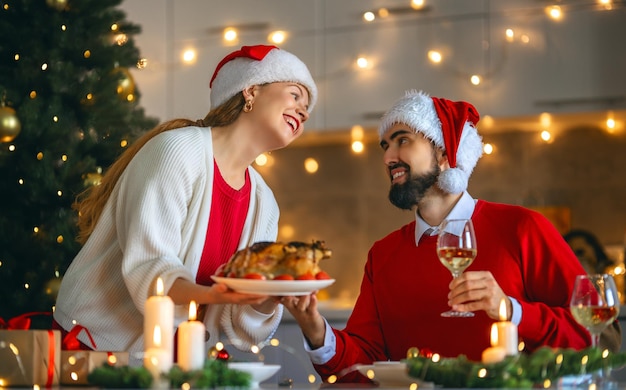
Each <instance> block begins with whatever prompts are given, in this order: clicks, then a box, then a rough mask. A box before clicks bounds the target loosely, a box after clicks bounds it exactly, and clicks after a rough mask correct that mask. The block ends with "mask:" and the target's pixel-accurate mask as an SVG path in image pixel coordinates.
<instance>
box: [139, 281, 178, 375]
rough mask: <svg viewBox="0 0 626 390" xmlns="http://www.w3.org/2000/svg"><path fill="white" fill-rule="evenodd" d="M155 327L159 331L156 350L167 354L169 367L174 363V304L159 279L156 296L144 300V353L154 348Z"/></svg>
mask: <svg viewBox="0 0 626 390" xmlns="http://www.w3.org/2000/svg"><path fill="white" fill-rule="evenodd" d="M156 326H158V327H159V329H160V345H159V346H158V348H159V349H163V350H165V351H166V352H167V353H168V354H169V361H168V363H169V365H170V366H171V365H172V364H173V363H174V302H173V301H172V299H171V298H170V297H168V296H167V295H165V293H164V287H163V280H162V279H161V278H158V279H157V282H156V295H153V296H151V297H149V298H148V299H147V300H146V305H145V308H144V328H143V332H144V333H143V334H144V338H143V341H144V351H148V349H150V348H153V347H155V344H154V342H155V341H154V337H153V333H154V330H155V328H156Z"/></svg>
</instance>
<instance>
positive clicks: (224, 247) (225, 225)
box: [196, 162, 252, 286]
mask: <svg viewBox="0 0 626 390" xmlns="http://www.w3.org/2000/svg"><path fill="white" fill-rule="evenodd" d="M214 166H215V175H214V176H215V179H214V180H213V198H212V201H211V213H210V214H209V227H208V228H207V234H206V240H205V242H204V250H203V251H202V259H201V260H200V266H199V267H198V274H197V275H196V283H198V284H202V285H206V286H210V285H212V284H213V279H211V275H213V274H215V271H216V270H217V269H218V267H219V266H221V265H222V264H224V263H226V262H227V261H228V260H229V259H230V257H231V256H232V255H233V254H234V253H235V252H236V251H237V248H238V246H239V241H240V240H241V231H242V230H243V225H244V223H245V221H246V216H247V214H248V206H249V204H250V190H251V188H252V185H251V183H250V176H249V175H248V171H247V170H246V181H245V184H244V185H243V187H241V189H240V190H235V189H233V188H232V187H231V186H229V185H228V183H226V181H224V178H223V177H222V174H221V173H220V170H219V168H218V167H217V163H215V162H214Z"/></svg>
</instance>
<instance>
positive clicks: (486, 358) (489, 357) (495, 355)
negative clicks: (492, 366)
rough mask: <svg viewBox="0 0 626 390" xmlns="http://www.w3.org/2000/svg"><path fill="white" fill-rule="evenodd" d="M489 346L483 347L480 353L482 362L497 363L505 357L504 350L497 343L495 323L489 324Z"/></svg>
mask: <svg viewBox="0 0 626 390" xmlns="http://www.w3.org/2000/svg"><path fill="white" fill-rule="evenodd" d="M490 341H491V347H489V348H487V349H485V350H484V351H483V354H482V362H483V363H497V362H500V361H502V360H504V358H505V357H506V351H505V349H504V348H502V347H501V346H500V345H498V343H499V342H498V326H497V324H495V323H494V324H492V325H491V339H490Z"/></svg>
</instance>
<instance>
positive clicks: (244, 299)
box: [207, 283, 275, 312]
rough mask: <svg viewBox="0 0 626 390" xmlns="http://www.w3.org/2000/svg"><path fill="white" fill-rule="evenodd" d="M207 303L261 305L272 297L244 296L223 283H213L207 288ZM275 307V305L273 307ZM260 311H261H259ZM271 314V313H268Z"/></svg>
mask: <svg viewBox="0 0 626 390" xmlns="http://www.w3.org/2000/svg"><path fill="white" fill-rule="evenodd" d="M208 295H209V297H208V298H209V299H208V302H207V303H235V304H244V305H246V304H247V305H263V304H264V303H265V302H266V301H267V300H271V299H272V297H268V296H267V295H257V294H244V293H239V292H236V291H233V290H231V289H230V288H228V286H226V285H225V284H224V283H215V284H214V285H212V286H211V287H210V288H209V291H208ZM274 307H275V305H274ZM259 311H262V310H259ZM270 312H271V311H270Z"/></svg>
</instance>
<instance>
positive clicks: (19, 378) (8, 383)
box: [0, 329, 61, 387]
mask: <svg viewBox="0 0 626 390" xmlns="http://www.w3.org/2000/svg"><path fill="white" fill-rule="evenodd" d="M0 362H2V363H1V364H0V387H19V386H29V387H32V386H35V385H38V386H40V387H50V386H55V385H58V384H59V378H60V373H61V332H59V331H58V330H14V329H13V330H6V329H0Z"/></svg>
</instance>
